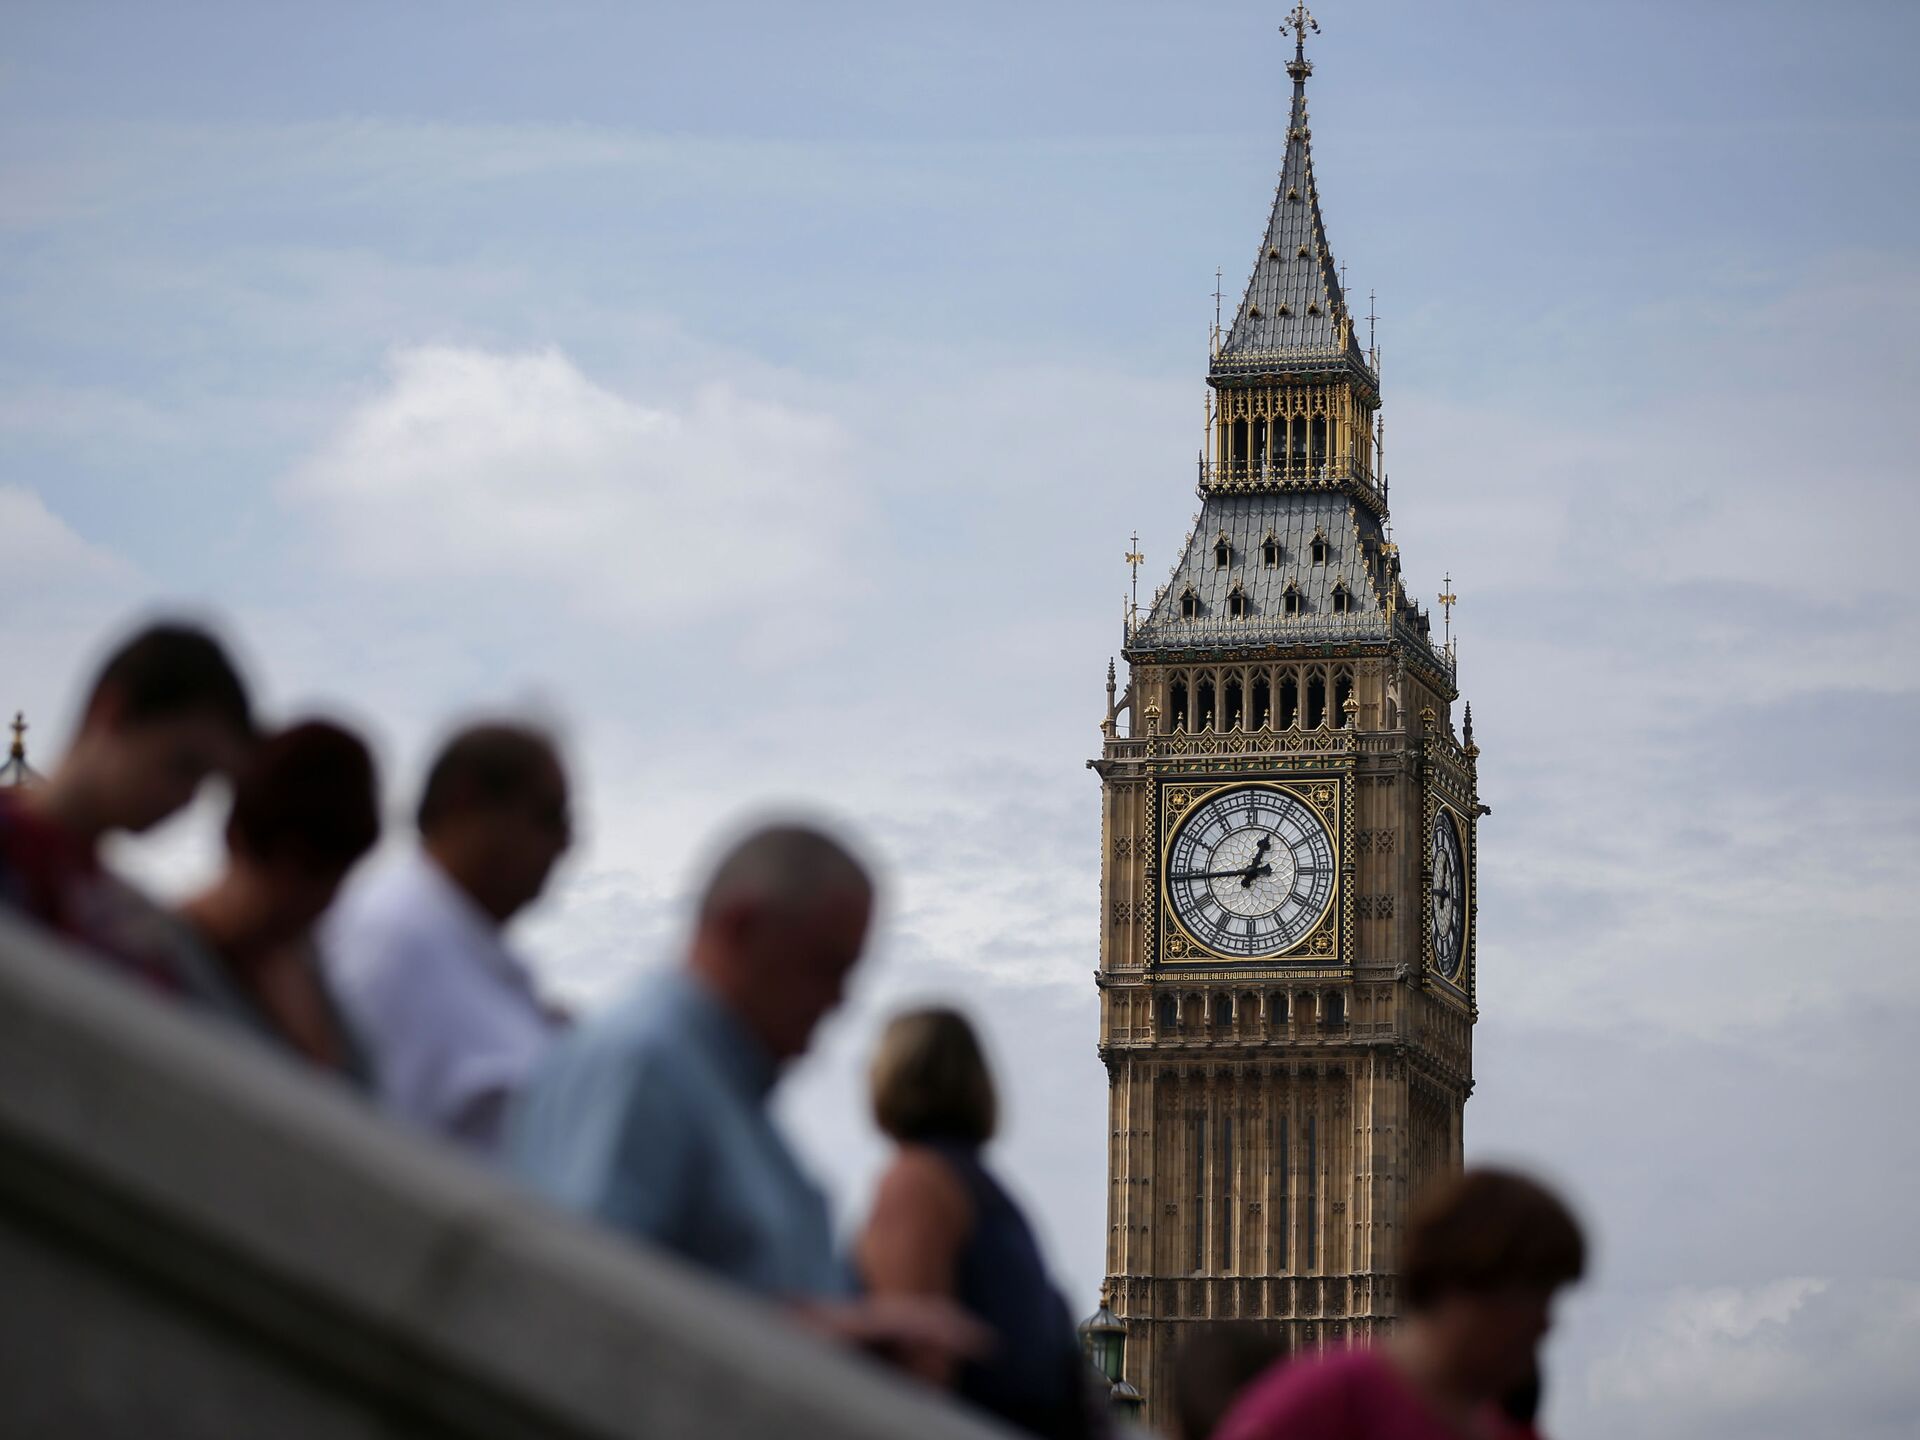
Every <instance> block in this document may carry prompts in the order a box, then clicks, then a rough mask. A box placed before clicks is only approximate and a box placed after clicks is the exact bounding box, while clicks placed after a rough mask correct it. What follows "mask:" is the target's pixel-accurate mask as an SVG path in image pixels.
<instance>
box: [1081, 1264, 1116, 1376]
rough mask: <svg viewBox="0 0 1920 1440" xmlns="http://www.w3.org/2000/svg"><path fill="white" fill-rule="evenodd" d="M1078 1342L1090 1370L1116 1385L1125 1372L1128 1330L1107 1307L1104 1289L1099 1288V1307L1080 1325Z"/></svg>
mask: <svg viewBox="0 0 1920 1440" xmlns="http://www.w3.org/2000/svg"><path fill="white" fill-rule="evenodd" d="M1080 1337H1081V1342H1082V1343H1083V1344H1084V1345H1085V1347H1086V1351H1087V1358H1088V1359H1090V1360H1092V1361H1093V1368H1094V1369H1096V1370H1098V1371H1099V1372H1100V1373H1101V1374H1102V1375H1104V1376H1106V1377H1107V1380H1108V1382H1109V1383H1110V1384H1114V1385H1118V1384H1119V1383H1120V1377H1121V1376H1122V1375H1123V1374H1124V1373H1125V1372H1126V1354H1127V1327H1126V1324H1125V1323H1124V1322H1123V1321H1122V1320H1121V1319H1120V1317H1119V1316H1118V1315H1115V1314H1114V1313H1113V1311H1112V1309H1111V1308H1110V1302H1109V1300H1108V1297H1107V1287H1106V1286H1104V1285H1102V1286H1101V1287H1100V1308H1099V1309H1098V1310H1096V1311H1094V1312H1093V1314H1092V1315H1090V1316H1088V1317H1087V1318H1086V1319H1085V1320H1083V1321H1082V1322H1081V1323H1080Z"/></svg>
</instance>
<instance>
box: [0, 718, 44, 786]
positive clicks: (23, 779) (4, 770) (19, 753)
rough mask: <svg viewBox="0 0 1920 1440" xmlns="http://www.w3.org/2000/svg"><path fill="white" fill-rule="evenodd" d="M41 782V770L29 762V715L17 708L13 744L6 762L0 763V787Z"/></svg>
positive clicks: (14, 719)
mask: <svg viewBox="0 0 1920 1440" xmlns="http://www.w3.org/2000/svg"><path fill="white" fill-rule="evenodd" d="M39 783H40V774H39V772H38V771H37V770H35V769H34V768H33V767H32V766H31V765H29V764H27V717H26V716H25V715H24V714H22V713H21V712H20V711H18V710H16V711H14V712H13V744H12V746H11V747H10V748H9V749H8V751H7V759H6V763H5V764H4V765H0V789H8V788H11V787H14V786H20V785H37V784H39Z"/></svg>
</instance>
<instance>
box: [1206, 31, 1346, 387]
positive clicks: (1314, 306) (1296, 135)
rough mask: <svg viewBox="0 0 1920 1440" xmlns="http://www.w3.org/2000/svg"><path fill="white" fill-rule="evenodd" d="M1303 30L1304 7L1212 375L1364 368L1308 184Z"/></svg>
mask: <svg viewBox="0 0 1920 1440" xmlns="http://www.w3.org/2000/svg"><path fill="white" fill-rule="evenodd" d="M1309 26H1311V27H1312V28H1314V29H1318V28H1319V27H1318V26H1317V25H1314V23H1313V19H1312V17H1311V16H1309V15H1307V14H1306V13H1305V7H1304V6H1303V7H1301V8H1299V9H1297V10H1296V11H1295V12H1294V14H1293V16H1292V17H1291V18H1290V20H1289V22H1288V27H1287V28H1290V29H1292V30H1293V31H1294V32H1295V37H1296V38H1295V43H1294V52H1293V59H1292V60H1291V61H1290V62H1289V63H1288V65H1287V73H1288V74H1289V75H1290V76H1292V77H1293V108H1292V112H1291V114H1290V115H1289V117H1288V120H1287V153H1286V159H1285V160H1284V161H1283V162H1282V163H1281V166H1280V180H1279V183H1278V185H1277V186H1276V187H1275V189H1274V193H1273V211H1272V213H1271V214H1270V215H1269V216H1268V217H1267V229H1266V234H1265V235H1264V236H1262V237H1261V241H1260V249H1259V252H1258V253H1257V254H1256V255H1255V256H1254V261H1253V273H1252V274H1251V275H1249V276H1248V277H1247V288H1246V293H1245V294H1243V295H1242V296H1241V297H1240V308H1239V309H1238V310H1236V311H1235V312H1234V316H1233V323H1232V325H1231V326H1230V327H1229V329H1228V331H1227V334H1226V338H1225V340H1224V341H1223V342H1222V343H1221V346H1220V349H1219V352H1218V353H1217V354H1216V355H1215V356H1214V361H1213V367H1212V368H1213V374H1214V375H1216V376H1219V375H1222V374H1245V373H1248V372H1249V371H1256V370H1272V369H1274V368H1276V367H1279V368H1291V367H1294V366H1301V365H1304V366H1308V367H1312V368H1324V367H1326V366H1329V365H1339V364H1342V363H1346V362H1349V361H1351V362H1353V363H1358V364H1361V365H1362V366H1364V364H1365V362H1364V360H1363V358H1362V357H1361V355H1360V352H1359V348H1358V347H1357V346H1356V345H1355V343H1354V339H1353V327H1352V321H1351V320H1350V318H1349V316H1348V314H1347V301H1346V296H1345V295H1344V294H1343V293H1342V291H1341V288H1340V269H1339V267H1338V266H1337V265H1335V264H1334V260H1333V251H1332V249H1331V248H1330V247H1329V246H1328V245H1327V233H1326V226H1325V224H1324V223H1323V221H1322V220H1321V216H1320V192H1319V190H1318V188H1317V187H1316V186H1315V184H1314V179H1313V149H1312V132H1311V131H1310V130H1309V129H1308V126H1307V76H1309V75H1311V74H1312V73H1313V64H1312V62H1311V61H1309V60H1308V59H1307V53H1306V32H1307V29H1308V27H1309Z"/></svg>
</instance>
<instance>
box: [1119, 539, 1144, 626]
mask: <svg viewBox="0 0 1920 1440" xmlns="http://www.w3.org/2000/svg"><path fill="white" fill-rule="evenodd" d="M1121 558H1122V559H1124V560H1125V561H1126V562H1127V565H1128V567H1129V568H1130V569H1132V571H1133V613H1134V615H1135V616H1136V617H1137V616H1138V615H1139V614H1140V567H1141V566H1142V565H1144V564H1146V563H1147V557H1146V556H1145V555H1144V554H1142V553H1141V551H1140V532H1139V531H1138V530H1136V531H1134V532H1133V539H1132V540H1131V541H1130V542H1129V543H1128V545H1127V553H1126V554H1125V555H1124V556H1122V557H1121Z"/></svg>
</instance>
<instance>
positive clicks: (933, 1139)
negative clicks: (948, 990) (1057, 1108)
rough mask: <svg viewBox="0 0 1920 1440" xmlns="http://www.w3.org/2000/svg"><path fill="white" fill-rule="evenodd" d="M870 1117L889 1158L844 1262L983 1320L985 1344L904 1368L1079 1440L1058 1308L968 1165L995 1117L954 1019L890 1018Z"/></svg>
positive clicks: (1076, 1361)
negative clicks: (886, 1140)
mask: <svg viewBox="0 0 1920 1440" xmlns="http://www.w3.org/2000/svg"><path fill="white" fill-rule="evenodd" d="M872 1087H873V1112H874V1118H875V1120H876V1121H878V1122H879V1125H880V1128H881V1129H882V1130H883V1131H885V1132H886V1134H887V1135H888V1136H889V1137H891V1138H892V1139H893V1140H894V1142H895V1143H896V1144H897V1145H898V1146H899V1147H900V1148H899V1150H898V1152H897V1153H896V1154H895V1156H894V1159H893V1163H892V1165H891V1166H889V1167H888V1169H887V1172H886V1174H885V1175H884V1176H883V1177H882V1178H881V1181H880V1185H879V1189H878V1191H877V1192H876V1194H875V1198H874V1203H873V1212H872V1214H871V1215H870V1216H869V1217H868V1220H867V1225H866V1229H865V1230H864V1231H863V1232H862V1234H861V1236H860V1239H859V1242H858V1245H857V1247H856V1251H855V1259H856V1262H857V1263H858V1265H859V1269H860V1273H861V1277H862V1280H863V1281H864V1283H865V1285H866V1288H867V1290H868V1292H869V1293H870V1294H872V1295H874V1296H886V1295H938V1296H943V1297H946V1298H950V1299H952V1300H953V1301H955V1302H956V1303H958V1304H959V1305H960V1306H962V1307H963V1308H965V1309H966V1310H968V1311H970V1312H972V1313H973V1314H974V1315H976V1316H978V1317H979V1318H980V1319H981V1320H982V1321H984V1322H985V1324H986V1325H987V1327H988V1328H989V1329H990V1330H992V1331H993V1333H994V1338H995V1342H996V1343H995V1344H994V1346H993V1348H992V1349H991V1350H990V1351H989V1352H988V1353H987V1354H985V1355H983V1356H981V1357H980V1358H978V1359H975V1360H969V1361H964V1362H961V1363H960V1364H958V1365H955V1364H954V1363H953V1362H951V1361H950V1360H946V1359H944V1358H937V1357H930V1358H928V1359H926V1360H923V1361H920V1362H918V1363H917V1364H916V1366H915V1368H916V1369H917V1370H918V1371H919V1372H920V1373H921V1374H922V1376H923V1377H924V1378H925V1379H928V1380H930V1381H932V1382H933V1383H935V1384H938V1385H942V1386H947V1387H950V1388H951V1389H952V1390H953V1391H954V1392H955V1393H956V1394H957V1395H959V1396H960V1398H962V1399H963V1400H967V1401H969V1402H971V1403H973V1404H975V1405H978V1406H980V1407H981V1408H982V1409H984V1410H987V1411H989V1412H991V1413H993V1414H995V1415H997V1416H999V1417H1000V1418H1001V1419H1003V1420H1005V1421H1007V1422H1009V1423H1010V1424H1013V1425H1015V1426H1018V1427H1019V1428H1021V1429H1023V1430H1026V1431H1028V1432H1029V1433H1031V1434H1034V1435H1042V1436H1048V1437H1058V1440H1069V1437H1074V1440H1077V1437H1083V1436H1086V1435H1088V1434H1090V1433H1092V1428H1093V1427H1092V1420H1091V1417H1092V1415H1093V1413H1094V1411H1093V1409H1092V1407H1091V1406H1090V1405H1089V1403H1088V1390H1087V1384H1086V1376H1085V1374H1084V1369H1085V1367H1084V1365H1083V1364H1082V1361H1081V1358H1080V1350H1079V1342H1078V1340H1077V1339H1076V1338H1075V1336H1074V1332H1073V1322H1072V1319H1071V1317H1070V1315H1069V1314H1068V1311H1067V1307H1066V1304H1065V1302H1064V1301H1063V1300H1062V1299H1061V1298H1060V1294H1059V1292H1058V1291H1057V1290H1055V1289H1054V1288H1053V1285H1052V1283H1051V1282H1050V1281H1049V1280H1048V1278H1047V1274H1046V1267H1045V1265H1044V1264H1043V1263H1042V1261H1041V1258H1040V1247H1039V1245H1038V1244H1037V1243H1036V1242H1035V1240H1034V1236H1033V1231H1032V1229H1031V1227H1029V1226H1028V1224H1027V1221H1026V1218H1025V1216H1023V1215H1022V1214H1021V1213H1020V1209H1019V1207H1018V1206H1017V1205H1015V1204H1014V1202H1013V1200H1012V1199H1011V1198H1010V1197H1009V1196H1008V1195H1007V1192H1006V1191H1005V1190H1004V1189H1002V1188H1001V1186H1000V1183H999V1182H998V1181H997V1180H995V1179H994V1177H993V1175H992V1174H991V1173H990V1172H989V1171H988V1170H987V1168H986V1167H985V1166H984V1165H983V1164H982V1163H981V1160H980V1150H981V1147H983V1146H984V1145H985V1144H986V1142H987V1141H988V1140H989V1139H990V1138H991V1137H992V1135H993V1132H994V1127H995V1124H996V1122H997V1119H998V1104H997V1101H996V1099H995V1095H994V1088H993V1077H992V1076H991V1075H990V1074H989V1073H988V1071H987V1063H986V1059H985V1057H984V1056H983V1055H982V1054H981V1051H980V1042H979V1040H978V1039H977V1037H976V1036H975V1035H974V1032H973V1027H972V1026H971V1025H969V1024H968V1023H967V1021H966V1018H965V1017H964V1016H962V1015H960V1014H958V1013H957V1012H955V1011H953V1010H944V1009H928V1010H915V1011H910V1012H908V1013H907V1014H904V1015H900V1016H897V1017H896V1018H895V1019H894V1020H893V1022H892V1023H891V1024H890V1025H888V1026H887V1029H886V1032H885V1034H884V1035H883V1036H882V1037H881V1040H880V1046H879V1049H878V1050H877V1051H876V1052H875V1054H874V1059H873V1069H872Z"/></svg>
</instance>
